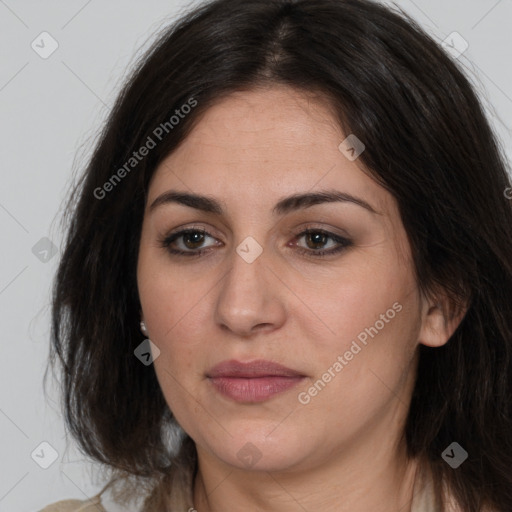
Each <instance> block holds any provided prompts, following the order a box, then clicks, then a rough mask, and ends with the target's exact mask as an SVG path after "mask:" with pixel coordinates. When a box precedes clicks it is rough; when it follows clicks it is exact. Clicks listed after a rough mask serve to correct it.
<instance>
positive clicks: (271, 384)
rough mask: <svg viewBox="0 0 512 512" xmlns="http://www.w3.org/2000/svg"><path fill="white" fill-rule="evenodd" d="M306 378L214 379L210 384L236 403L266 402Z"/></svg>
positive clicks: (211, 379)
mask: <svg viewBox="0 0 512 512" xmlns="http://www.w3.org/2000/svg"><path fill="white" fill-rule="evenodd" d="M303 379H304V377H278V376H276V377H272V376H266V377H254V378H250V379H248V378H241V377H214V378H210V382H211V383H212V384H213V386H214V387H215V389H217V391H218V392H219V393H221V394H222V395H224V396H227V397H228V398H231V399H232V400H235V401H236V402H264V401H265V400H268V399H269V398H271V397H272V396H274V395H277V394H279V393H282V392H284V391H287V390H288V389H290V388H293V387H294V386H296V385H297V384H298V383H299V382H301V381H302V380H303Z"/></svg>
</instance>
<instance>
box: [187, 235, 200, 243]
mask: <svg viewBox="0 0 512 512" xmlns="http://www.w3.org/2000/svg"><path fill="white" fill-rule="evenodd" d="M194 237H195V238H196V239H195V240H193V241H192V242H191V243H192V245H194V244H201V243H202V237H203V234H202V233H188V234H187V240H190V239H192V238H194Z"/></svg>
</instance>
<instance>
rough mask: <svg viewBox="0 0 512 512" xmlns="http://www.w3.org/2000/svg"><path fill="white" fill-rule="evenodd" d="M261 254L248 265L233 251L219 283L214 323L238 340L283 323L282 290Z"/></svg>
mask: <svg viewBox="0 0 512 512" xmlns="http://www.w3.org/2000/svg"><path fill="white" fill-rule="evenodd" d="M268 263H269V262H268V260H267V258H266V255H265V251H263V253H262V254H261V255H260V256H259V257H258V258H256V260H254V261H253V262H252V263H248V262H247V261H246V260H244V259H243V258H242V257H241V256H240V255H239V254H238V253H237V252H236V251H233V256H232V266H231V269H230V270H229V271H228V272H227V274H226V275H225V277H224V278H223V279H222V280H221V282H220V291H219V294H218V296H217V298H216V306H215V322H216V323H217V325H219V326H220V327H221V328H222V329H224V330H229V331H231V332H232V333H233V334H236V335H237V336H238V337H250V336H251V335H252V334H254V333H256V332H261V331H272V330H274V329H278V328H279V327H281V326H282V325H283V323H284V321H285V313H286V311H285V309H286V307H285V303H284V300H283V299H284V296H283V293H284V290H285V289H286V287H284V286H283V284H282V283H281V281H280V280H279V279H277V277H276V276H275V273H274V271H273V270H272V269H271V268H270V267H269V264H268Z"/></svg>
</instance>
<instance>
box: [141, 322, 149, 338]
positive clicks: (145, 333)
mask: <svg viewBox="0 0 512 512" xmlns="http://www.w3.org/2000/svg"><path fill="white" fill-rule="evenodd" d="M140 330H141V331H142V334H144V336H147V335H148V329H147V327H146V324H145V323H144V320H141V322H140Z"/></svg>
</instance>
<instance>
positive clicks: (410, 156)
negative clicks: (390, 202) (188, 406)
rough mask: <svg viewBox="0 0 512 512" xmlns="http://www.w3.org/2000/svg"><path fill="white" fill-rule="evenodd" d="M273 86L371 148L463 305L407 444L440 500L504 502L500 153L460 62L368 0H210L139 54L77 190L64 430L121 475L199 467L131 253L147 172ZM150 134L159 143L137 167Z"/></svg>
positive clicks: (55, 346)
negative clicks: (195, 133) (171, 430)
mask: <svg viewBox="0 0 512 512" xmlns="http://www.w3.org/2000/svg"><path fill="white" fill-rule="evenodd" d="M272 84H286V85H289V86H291V87H293V88H295V89H297V90H303V91H310V92H315V93H317V94H318V96H319V97H322V98H324V99H326V100H327V101H328V102H329V105H330V107H331V108H332V113H333V115H335V116H336V118H337V119H338V121H339V124H340V127H341V128H342V130H343V132H344V133H345V134H349V133H353V134H356V135H357V137H358V138H359V139H361V140H362V141H363V142H364V144H365V145H366V150H365V152H364V153H363V154H362V155H361V156H360V162H361V163H362V164H364V166H365V167H366V168H367V169H368V170H369V172H370V173H371V175H372V176H373V177H374V179H375V180H376V181H377V182H378V183H380V184H381V185H382V186H383V187H385V188H386V189H387V190H388V191H389V192H390V193H391V194H392V195H393V197H394V198H395V199H396V201H397V203H398V205H399V209H400V214H401V218H402V222H403V224H404V226H405V229H406V231H407V234H408V238H409V242H410V245H411V248H412V252H413V256H414V264H415V271H416V276H417V282H418V286H419V287H420V288H421V290H423V291H425V292H426V293H432V294H433V293H436V292H437V291H438V290H444V291H445V293H446V294H448V296H449V297H450V298H451V301H452V303H453V305H454V308H455V307H457V306H458V305H461V304H467V305H468V309H467V313H466V315H465V316H464V318H463V320H462V322H461V324H460V325H459V327H458V328H457V330H456V331H455V333H454V334H453V336H452V337H451V338H450V340H449V342H448V343H447V344H446V345H444V346H443V347H441V348H435V349H434V348H427V347H425V346H420V348H419V350H420V358H419V368H418V375H417V381H416V385H415V389H414V392H413V396H412V402H411V405H410V412H409V415H408V419H407V425H406V429H405V432H404V436H405V439H406V442H407V447H408V453H409V455H410V456H411V457H419V458H421V460H423V461H425V464H426V466H428V467H429V468H430V469H431V471H432V474H433V476H434V481H435V483H436V488H437V494H438V496H439V500H440V503H441V484H443V485H447V486H448V488H449V490H450V491H451V492H452V493H453V495H454V496H455V497H456V499H457V500H458V502H459V503H460V505H461V506H462V508H463V510H464V511H467V512H480V511H482V510H483V509H484V507H485V506H490V507H494V509H495V510H496V511H498V512H510V511H511V510H512V409H511V404H512V265H511V258H512V201H511V200H510V199H507V197H506V195H507V194H506V193H505V190H507V189H508V187H510V186H511V184H510V178H509V177H508V176H507V171H506V163H505V162H506V160H505V157H504V152H503V149H502V148H501V146H500V145H499V142H498V139H497V136H496V135H495V134H494V132H493V131H492V129H491V127H490V125H489V121H488V120H487V118H486V116H485V112H484V109H483V107H482V104H481V102H480V100H479V99H478V97H477V95H476V93H475V91H474V90H473V88H472V86H471V85H470V83H469V81H468V79H467V78H466V77H465V75H464V73H463V72H462V70H461V65H460V64H459V63H457V62H456V61H454V60H453V59H452V58H451V57H449V56H448V55H447V54H446V53H445V52H444V50H443V49H442V48H441V47H440V45H439V44H438V43H437V42H436V41H435V40H434V39H433V38H431V37H430V36H429V35H427V34H426V33H425V32H424V31H423V30H422V29H421V28H420V27H419V26H418V25H417V24H416V23H415V22H414V21H413V20H412V19H411V18H410V17H408V16H407V15H406V14H405V13H403V12H401V11H399V10H392V9H391V8H389V7H384V6H382V5H380V4H378V3H374V2H372V1H369V0H296V1H294V0H215V1H213V2H209V3H206V4H203V5H201V6H199V7H197V8H195V10H193V11H191V12H190V13H188V14H187V15H185V16H183V17H182V18H181V19H180V20H179V22H177V23H175V24H173V25H172V26H171V27H169V28H166V29H165V31H164V32H163V33H162V34H161V35H160V36H159V37H158V39H157V42H156V43H154V44H153V45H152V46H151V48H150V49H149V51H147V52H146V54H145V55H144V56H143V57H142V58H141V59H140V60H139V62H138V64H137V65H136V67H135V70H134V72H133V73H132V75H131V77H130V78H129V80H128V81H127V82H126V84H125V85H124V87H123V88H122V91H121V93H120V94H119V96H118V98H117V101H116V103H115V105H114V106H113V108H112V111H111V113H110V116H109V119H108V121H107V122H106V124H105V126H104V128H103V131H102V132H101V134H100V136H99V138H98V141H97V143H96V145H95V148H94V152H93V154H92V157H91V158H90V161H89V162H88V165H87V166H86V168H85V170H84V172H83V175H82V179H80V181H79V182H78V183H76V185H75V186H74V187H73V189H72V192H71V193H70V197H69V202H68V204H67V205H66V206H67V210H66V211H67V216H66V217H65V218H64V220H65V221H66V229H67V238H66V240H65V247H64V250H63V254H62V259H61V261H60V266H59V268H58V272H57V275H56V279H55V283H54V289H53V310H52V332H51V348H50V362H51V364H52V366H54V365H55V362H56V356H58V360H59V362H60V368H61V370H62V375H63V380H62V389H63V409H64V411H65V420H66V425H67V427H68V428H69V430H70V432H71V433H72V435H73V436H74V437H75V438H76V440H77V441H78V443H79V446H80V448H81V449H82V450H83V451H84V453H86V454H87V455H89V456H90V457H92V458H93V459H95V460H97V461H99V462H101V463H103V464H105V465H106V466H107V467H109V468H112V474H113V475H117V476H119V475H124V476H126V475H135V476H138V477H141V478H143V479H145V481H147V482H150V483H153V484H155V488H156V487H157V486H158V485H161V483H160V484H159V482H163V481H164V480H163V478H166V479H168V478H169V475H170V474H172V473H173V472H176V471H177V469H176V468H178V469H179V468H184V467H191V468H193V467H194V446H193V443H191V442H190V438H188V436H186V438H185V441H184V443H183V446H182V451H181V452H180V454H178V455H177V454H176V452H175V451H173V450H171V448H170V446H169V443H168V442H167V441H166V439H165V436H164V435H163V431H164V427H165V426H166V425H169V424H171V423H172V421H173V416H172V412H171V411H170V410H169V408H168V406H167V404H166V402H165V399H164V396H163V394H162V391H161V389H160V387H159V384H158V381H157V379H156V375H155V372H154V369H153V367H152V366H145V365H143V364H141V362H140V361H139V360H138V359H137V358H136V357H135V356H134V350H135V348H136V347H137V346H138V345H139V344H140V343H141V341H142V340H143V339H144V337H143V336H142V334H141V332H140V330H139V320H140V309H141V308H140V303H139V298H138V291H137V282H136V265H137V255H138V247H139V239H140V233H141V225H142V218H143V212H144V208H145V201H146V194H147V188H148V183H149V180H150V178H151V176H152V174H153V172H154V171H155V169H156V167H157V166H158V164H159V163H160V162H161V161H162V160H163V159H164V158H165V157H166V156H168V155H169V154H170V152H172V151H173V150H174V149H175V148H176V147H177V145H178V144H179V143H180V142H181V141H182V140H183V139H184V138H185V137H186V136H187V134H188V133H190V130H191V128H192V127H193V126H194V125H195V123H197V122H198V120H199V119H200V117H201V114H202V113H203V112H205V111H206V110H207V109H208V108H209V107H210V106H212V105H213V104H214V103H215V102H217V101H219V100H220V99H221V98H224V97H226V96H227V95H229V94H231V93H232V92H233V91H237V90H248V89H251V88H253V87H255V86H258V85H272ZM192 101H194V102H195V106H194V107H193V108H191V109H190V111H189V113H187V114H186V115H182V116H180V119H179V121H178V122H177V123H175V121H176V120H174V121H172V122H171V121H170V119H171V116H173V115H176V110H178V111H180V112H182V113H183V112H184V111H185V110H186V109H182V106H183V105H185V104H189V105H191V104H192ZM187 111H188V110H187ZM165 123H167V125H165ZM161 124H163V125H164V126H166V130H164V129H163V128H162V125H161ZM159 126H160V128H161V132H162V133H161V134H160V135H161V137H160V138H158V137H156V135H155V130H156V129H157V127H159ZM156 133H160V132H158V131H157V132H156ZM148 137H150V138H152V139H153V140H154V141H155V142H156V145H155V147H154V148H153V149H151V150H150V151H149V153H148V154H147V155H146V156H145V157H143V158H141V159H140V160H138V161H137V163H136V165H131V164H130V166H127V162H130V158H132V157H133V152H134V151H137V150H138V149H139V148H140V147H142V146H143V145H145V144H146V143H147V141H148ZM160 139H161V140H160ZM131 162H132V164H133V161H131ZM123 166H124V169H125V172H124V173H123V172H119V169H122V168H123ZM114 174H116V176H117V178H113V175H114ZM118 178H119V179H118ZM107 183H108V184H110V185H105V184H107ZM454 441H455V442H457V443H459V444H460V445H461V446H462V447H463V448H464V449H465V450H466V451H467V452H468V454H469V457H468V459H467V460H466V461H465V462H464V463H463V464H462V465H461V466H460V467H459V468H457V469H452V468H451V467H450V466H449V465H448V464H447V463H446V462H445V461H444V460H443V459H442V457H441V454H442V452H443V450H445V448H446V447H447V446H449V445H450V444H451V443H452V442H454ZM187 465H188V466H187ZM439 506H440V508H439V509H440V510H442V508H441V505H439Z"/></svg>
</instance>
